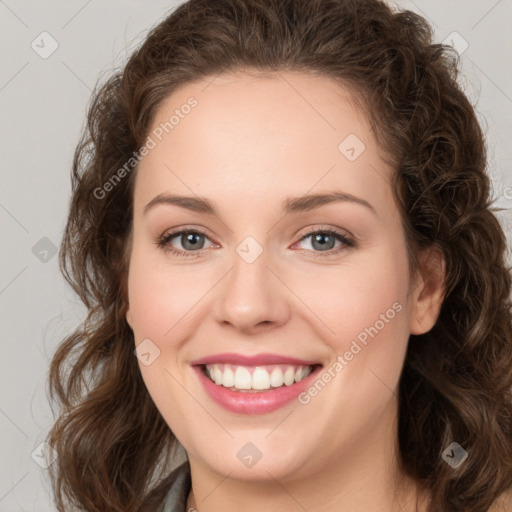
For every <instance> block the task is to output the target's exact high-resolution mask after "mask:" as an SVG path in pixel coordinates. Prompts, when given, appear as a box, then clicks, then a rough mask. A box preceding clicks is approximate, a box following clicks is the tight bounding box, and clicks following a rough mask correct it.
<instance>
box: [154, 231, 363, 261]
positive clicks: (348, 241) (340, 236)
mask: <svg viewBox="0 0 512 512" xmlns="http://www.w3.org/2000/svg"><path fill="white" fill-rule="evenodd" d="M184 233H188V234H191V233H193V234H197V235H203V236H205V237H206V238H208V235H207V234H206V233H205V232H204V231H202V230H201V229H198V228H194V229H180V230H178V231H171V232H170V233H165V234H164V235H162V236H161V237H160V238H159V239H158V240H157V242H156V245H157V246H158V247H159V248H161V249H162V250H164V251H166V252H169V253H171V254H173V255H174V256H177V257H179V258H197V257H200V256H201V253H202V251H203V250H204V249H199V250H197V251H180V250H176V249H175V248H174V247H172V246H171V245H169V242H170V241H171V240H172V239H173V238H176V237H177V236H179V235H182V234H184ZM319 233H321V234H326V235H334V237H335V238H336V239H337V240H339V241H340V242H342V244H343V245H344V246H345V247H343V246H342V247H338V248H337V249H329V250H328V251H309V250H308V252H312V253H313V255H314V256H313V257H315V258H317V257H326V256H332V255H334V254H338V253H339V252H341V251H342V250H344V249H345V248H346V247H349V248H355V247H357V244H356V242H355V240H354V239H353V238H350V237H349V236H347V235H345V234H344V233H341V232H339V231H336V230H334V229H332V228H330V229H324V228H314V229H311V230H309V231H307V232H306V233H305V234H303V235H302V236H301V238H300V239H299V240H298V242H302V241H303V240H305V239H306V238H309V237H310V236H312V235H316V234H319ZM298 242H296V243H298ZM303 250H307V249H303Z"/></svg>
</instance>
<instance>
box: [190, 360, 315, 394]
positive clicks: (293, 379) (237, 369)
mask: <svg viewBox="0 0 512 512" xmlns="http://www.w3.org/2000/svg"><path fill="white" fill-rule="evenodd" d="M199 367H200V369H201V371H202V373H203V375H204V376H205V377H207V378H208V379H209V380H210V381H211V382H213V383H215V384H216V385H217V386H223V387H225V388H227V389H229V390H230V391H235V392H241V393H260V392H265V391H271V390H274V389H277V388H282V387H288V386H292V385H293V384H295V383H298V382H301V381H302V380H303V379H305V378H306V377H307V376H308V375H310V374H311V373H312V372H313V371H315V370H316V369H317V368H320V367H321V365H320V364H315V365H292V364H274V365H263V366H242V365H235V364H227V363H224V364H222V363H221V364H219V363H216V364H203V365H199Z"/></svg>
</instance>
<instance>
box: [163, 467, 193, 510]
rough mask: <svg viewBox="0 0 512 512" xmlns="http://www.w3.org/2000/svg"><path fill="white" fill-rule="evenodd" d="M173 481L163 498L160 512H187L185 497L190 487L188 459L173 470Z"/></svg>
mask: <svg viewBox="0 0 512 512" xmlns="http://www.w3.org/2000/svg"><path fill="white" fill-rule="evenodd" d="M172 475H173V476H174V482H173V484H172V486H171V488H170V489H169V492H168V494H167V496H166V498H165V501H164V504H163V508H162V509H161V512H187V511H186V510H185V507H186V506H187V498H188V495H189V492H190V489H191V487H192V482H191V478H190V464H189V462H188V461H186V462H184V463H183V464H182V465H181V466H178V467H177V468H176V469H175V470H174V471H173V472H172Z"/></svg>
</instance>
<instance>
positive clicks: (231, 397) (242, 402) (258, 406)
mask: <svg viewBox="0 0 512 512" xmlns="http://www.w3.org/2000/svg"><path fill="white" fill-rule="evenodd" d="M223 361H226V360H225V359H223ZM287 361H289V360H287ZM205 364H206V363H205ZM207 364H210V363H207ZM212 364H214V363H212ZM231 364H236V363H231ZM260 364H261V363H260ZM266 364H272V363H266ZM290 364H292V363H290ZM294 364H303V363H294ZM193 368H194V370H195V371H196V373H197V375H198V377H199V380H200V382H201V384H202V385H203V388H204V389H205V391H206V393H207V394H208V395H209V397H210V398H211V399H212V400H213V401H215V402H216V403H217V404H218V405H220V406H221V407H223V408H224V409H226V410H228V411H230V412H234V413H238V414H266V413H270V412H273V411H276V410H277V409H280V408H281V407H284V406H285V405H286V404H288V403H290V402H292V401H293V400H294V399H296V398H297V396H298V395H299V394H300V393H302V392H303V391H304V390H305V389H307V388H308V387H309V386H310V385H311V383H312V382H313V380H314V379H316V377H317V374H318V372H319V371H320V369H321V366H320V365H318V367H317V368H315V369H314V370H313V371H312V372H311V373H310V374H309V375H308V376H307V377H306V378H304V379H302V380H301V381H299V382H295V383H294V384H292V385H291V386H281V387H279V388H270V389H269V390H265V391H257V392H246V391H232V390H230V389H228V388H225V387H224V386H219V385H217V384H215V382H212V381H211V380H210V379H209V378H208V377H207V376H206V375H205V374H204V373H203V369H202V366H198V365H196V366H194V367H193Z"/></svg>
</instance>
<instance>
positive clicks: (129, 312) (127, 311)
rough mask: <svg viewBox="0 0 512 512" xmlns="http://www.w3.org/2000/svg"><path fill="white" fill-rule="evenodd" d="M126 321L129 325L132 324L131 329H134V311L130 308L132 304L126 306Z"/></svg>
mask: <svg viewBox="0 0 512 512" xmlns="http://www.w3.org/2000/svg"><path fill="white" fill-rule="evenodd" d="M126 321H127V322H128V325H129V326H130V329H131V330H132V331H133V324H132V321H133V319H132V312H131V310H130V305H128V307H127V308H126Z"/></svg>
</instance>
